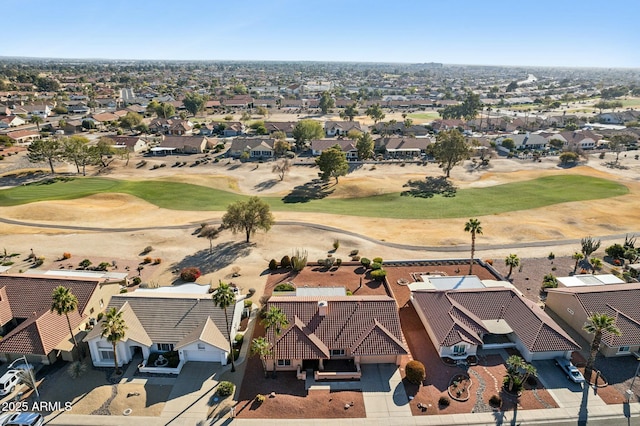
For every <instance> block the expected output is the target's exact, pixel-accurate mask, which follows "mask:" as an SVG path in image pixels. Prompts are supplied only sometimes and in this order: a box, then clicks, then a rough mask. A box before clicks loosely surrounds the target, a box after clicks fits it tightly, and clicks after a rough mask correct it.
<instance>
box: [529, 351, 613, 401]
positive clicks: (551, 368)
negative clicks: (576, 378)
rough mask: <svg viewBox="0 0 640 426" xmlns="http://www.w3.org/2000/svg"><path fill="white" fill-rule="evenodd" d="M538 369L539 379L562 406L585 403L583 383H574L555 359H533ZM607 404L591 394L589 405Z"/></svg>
mask: <svg viewBox="0 0 640 426" xmlns="http://www.w3.org/2000/svg"><path fill="white" fill-rule="evenodd" d="M532 364H533V365H534V366H535V367H536V369H537V370H538V379H540V381H541V382H542V384H543V385H544V387H545V388H546V389H547V390H548V391H549V393H550V394H551V396H552V397H553V399H555V401H556V402H557V403H558V406H559V407H561V408H574V407H580V406H581V405H582V403H583V390H584V388H583V384H582V383H574V382H573V381H571V380H569V379H568V378H567V375H566V374H565V373H564V372H563V371H562V370H561V369H560V367H558V366H557V365H556V364H555V361H554V360H545V361H533V363H532ZM592 404H593V405H594V406H604V405H606V404H605V403H604V402H603V401H602V399H600V397H599V396H597V395H590V397H589V406H591V405H592Z"/></svg>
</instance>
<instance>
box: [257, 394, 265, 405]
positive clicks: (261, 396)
mask: <svg viewBox="0 0 640 426" xmlns="http://www.w3.org/2000/svg"><path fill="white" fill-rule="evenodd" d="M265 399H267V397H266V396H264V395H262V394H261V393H259V394H257V395H256V402H257V403H258V404H262V403H263V402H264V400H265Z"/></svg>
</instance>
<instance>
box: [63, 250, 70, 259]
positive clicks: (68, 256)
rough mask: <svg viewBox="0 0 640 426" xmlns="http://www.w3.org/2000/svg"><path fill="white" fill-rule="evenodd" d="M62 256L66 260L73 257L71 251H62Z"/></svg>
mask: <svg viewBox="0 0 640 426" xmlns="http://www.w3.org/2000/svg"><path fill="white" fill-rule="evenodd" d="M62 258H63V259H64V260H67V259H70V258H71V253H68V252H64V253H62Z"/></svg>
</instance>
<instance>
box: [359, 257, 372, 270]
mask: <svg viewBox="0 0 640 426" xmlns="http://www.w3.org/2000/svg"><path fill="white" fill-rule="evenodd" d="M360 264H361V265H362V266H364V267H365V268H368V267H369V265H371V260H369V259H367V258H366V257H363V258H362V259H360Z"/></svg>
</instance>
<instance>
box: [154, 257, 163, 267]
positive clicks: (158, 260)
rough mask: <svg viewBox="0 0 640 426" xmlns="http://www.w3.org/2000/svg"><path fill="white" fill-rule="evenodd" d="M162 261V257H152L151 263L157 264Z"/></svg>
mask: <svg viewBox="0 0 640 426" xmlns="http://www.w3.org/2000/svg"><path fill="white" fill-rule="evenodd" d="M161 263H162V259H160V258H159V257H156V258H155V259H153V264H154V265H159V264H161Z"/></svg>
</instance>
